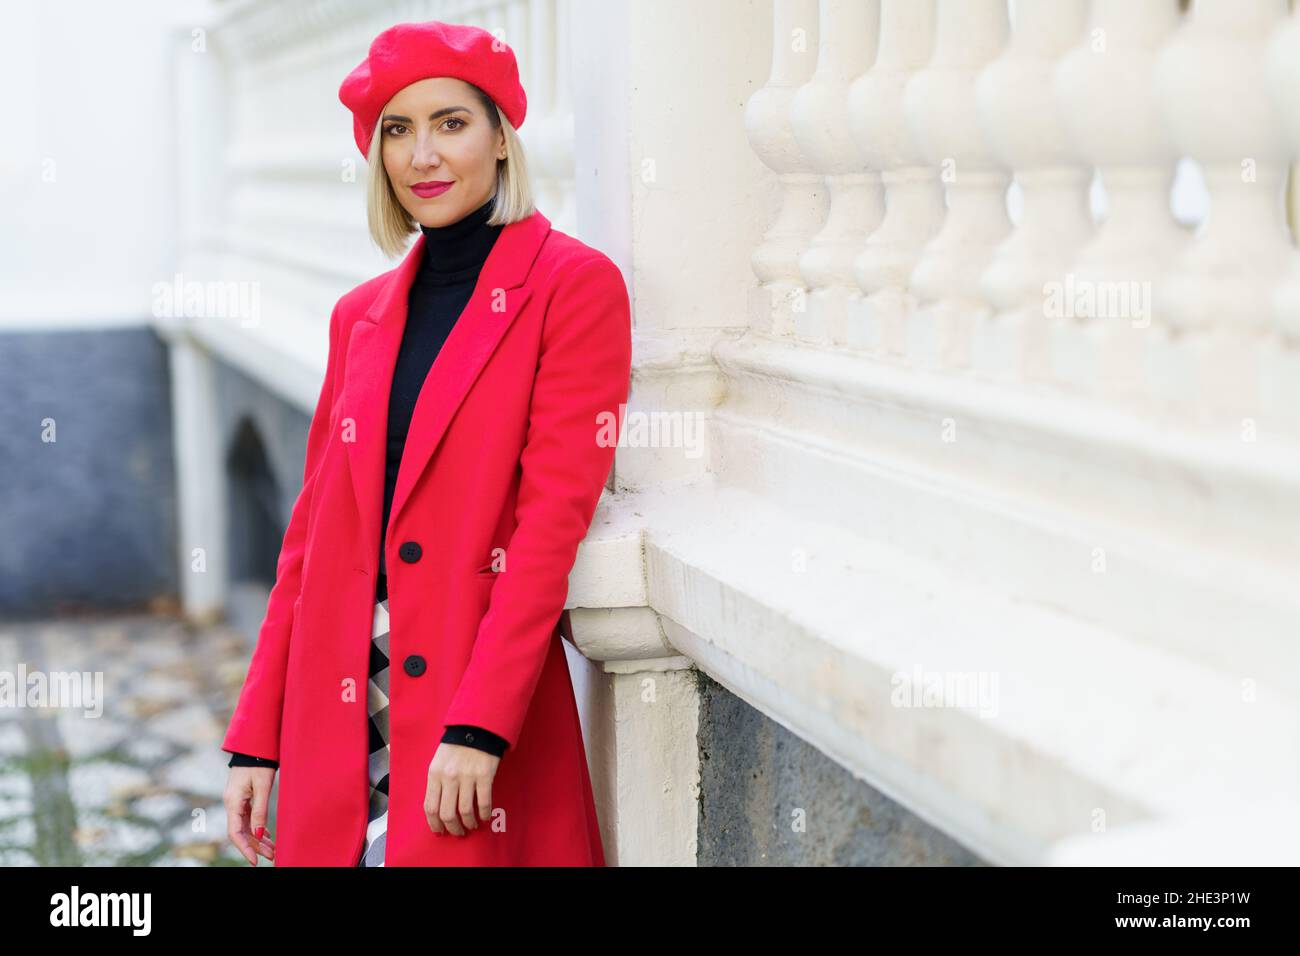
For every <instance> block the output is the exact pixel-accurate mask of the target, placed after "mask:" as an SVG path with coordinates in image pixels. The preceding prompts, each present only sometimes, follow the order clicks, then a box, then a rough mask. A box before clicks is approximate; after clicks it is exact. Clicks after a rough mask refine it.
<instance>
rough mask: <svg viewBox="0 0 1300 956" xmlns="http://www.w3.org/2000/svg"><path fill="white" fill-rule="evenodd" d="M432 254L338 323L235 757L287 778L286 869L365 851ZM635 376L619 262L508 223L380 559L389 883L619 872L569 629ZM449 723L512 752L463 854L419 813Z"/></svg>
mask: <svg viewBox="0 0 1300 956" xmlns="http://www.w3.org/2000/svg"><path fill="white" fill-rule="evenodd" d="M423 247H424V236H423V235H421V236H420V237H419V238H418V239H417V240H416V243H415V245H414V246H413V247H412V248H411V250H410V251H409V252H408V253H407V255H406V257H405V259H404V260H403V261H402V263H401V264H400V265H399V266H398V267H397V268H395V269H393V270H392V271H390V272H387V273H384V274H383V275H380V276H377V277H376V278H374V279H371V280H369V281H367V282H365V283H363V284H361V285H360V286H358V287H357V288H355V289H353V290H352V291H351V292H348V293H347V294H346V295H344V296H343V297H342V298H341V299H339V301H338V304H337V305H336V306H335V307H334V311H333V313H332V314H331V316H330V347H329V360H328V364H327V368H326V372H325V381H324V383H323V384H322V386H321V392H320V399H319V402H318V404H317V406H316V411H315V416H314V417H313V419H312V423H311V429H310V431H309V433H308V439H307V460H306V465H305V468H304V479H303V487H302V492H301V494H300V495H299V497H298V499H297V503H296V504H295V505H294V507H293V511H292V514H291V517H290V519H289V526H288V530H287V531H286V532H285V535H284V543H283V546H282V548H281V551H280V558H279V562H278V566H277V569H276V582H275V585H274V587H273V588H272V589H271V594H270V598H269V600H268V603H267V610H266V617H265V620H264V621H263V623H262V626H261V629H260V631H259V634H258V639H257V646H256V649H255V650H254V652H253V658H252V662H251V664H250V665H249V670H248V676H247V678H246V679H245V681H244V685H243V688H242V690H241V692H240V696H239V702H238V704H237V706H236V709H235V713H234V716H233V717H232V718H231V721H230V725H229V728H228V730H227V732H226V736H225V739H224V742H223V743H222V749H224V750H231V751H241V752H243V753H248V754H253V755H255V756H259V757H268V758H271V759H275V760H278V761H279V763H280V770H279V797H278V805H277V814H276V832H275V833H274V837H275V841H276V865H277V866H321V865H338V866H351V865H353V864H354V863H355V862H356V860H357V858H358V856H359V854H360V851H361V847H362V843H363V841H364V838H365V828H366V817H367V804H368V798H369V786H368V779H367V765H368V751H369V746H368V740H369V738H368V729H367V728H368V719H367V714H366V686H367V680H368V663H369V656H370V630H371V615H372V610H373V607H374V593H375V575H376V573H377V571H378V564H379V533H380V527H379V525H380V521H381V515H382V511H383V472H384V454H385V449H384V446H385V438H386V430H387V408H388V393H389V387H390V383H391V381H392V376H393V368H394V365H395V362H396V357H397V352H398V346H399V345H400V344H401V340H402V330H403V327H404V325H405V322H406V311H407V294H408V290H409V289H410V285H411V282H412V280H413V278H414V276H415V273H416V271H417V270H418V267H419V264H420V257H421V255H422V254H423ZM630 372H631V317H630V307H629V302H628V294H627V286H626V284H625V283H624V280H623V276H622V273H621V272H620V271H619V269H618V267H617V266H616V265H615V264H614V263H613V262H612V261H611V260H610V259H609V258H608V257H607V256H605V255H604V254H602V253H600V252H598V251H597V250H595V249H592V248H590V247H589V246H586V245H584V244H583V243H581V242H579V241H578V240H577V239H574V238H573V237H571V236H568V235H566V234H564V233H562V232H559V231H557V230H554V229H552V228H551V224H550V221H549V220H548V219H547V218H546V217H545V216H543V215H542V214H541V213H540V212H534V213H533V215H532V216H531V217H530V218H528V219H525V220H522V221H520V222H515V223H510V224H508V225H506V226H505V227H504V228H503V229H502V230H501V233H500V234H499V235H498V236H497V240H496V243H495V245H494V246H493V248H492V250H491V252H490V253H489V255H488V257H487V260H486V262H485V263H484V265H483V269H482V271H481V272H480V274H479V278H478V282H477V285H476V286H475V289H474V292H473V294H472V296H471V297H470V300H469V304H468V305H467V306H466V307H465V311H464V312H463V313H462V314H461V316H460V317H459V319H458V320H457V321H456V324H455V325H454V326H453V328H452V331H451V333H450V335H449V336H448V338H447V340H446V343H445V344H444V345H443V347H442V350H441V351H440V352H439V353H438V356H437V359H436V360H435V361H434V363H433V367H432V369H431V370H430V372H429V375H428V378H427V379H426V380H425V382H424V385H423V388H422V391H421V392H420V396H419V399H418V400H417V402H416V405H415V410H414V417H413V420H412V422H411V429H410V433H409V435H408V437H407V442H406V446H405V450H404V453H403V458H402V463H401V468H400V471H399V474H398V478H397V485H396V489H395V491H394V497H393V504H392V509H391V512H390V521H389V526H388V529H387V537H386V539H385V544H384V547H385V549H386V550H385V556H384V557H385V563H386V564H387V569H388V578H389V580H388V589H389V612H390V627H391V633H390V638H389V640H390V654H389V657H390V659H391V661H392V668H391V670H390V697H389V728H390V750H391V753H390V763H389V807H388V837H387V855H386V856H385V865H387V866H431V865H432V866H443V865H448V866H493V865H515V866H519V865H523V866H531V865H554V866H565V865H568V866H603V865H604V854H603V851H602V848H601V841H600V832H599V829H598V826H597V819H596V811H595V804H594V801H593V799H592V791H591V782H590V779H589V777H588V773H587V762H586V753H585V751H584V748H583V743H582V734H581V729H580V726H579V723H578V712H577V708H576V705H575V702H574V696H573V687H572V684H571V683H570V678H569V672H568V668H567V664H566V660H565V654H564V648H563V646H562V644H561V631H562V630H567V620H563V618H564V617H567V614H566V613H565V612H564V603H565V599H566V597H567V591H568V577H569V572H570V570H571V569H572V567H573V563H574V560H575V557H576V554H577V550H578V545H579V543H580V542H581V541H582V539H583V538H584V536H585V535H586V532H587V529H588V527H589V525H590V522H591V518H592V515H593V513H594V511H595V507H596V503H597V500H598V499H599V497H600V493H601V489H602V488H603V486H604V482H605V479H606V477H607V476H608V473H609V470H610V467H611V465H612V463H613V458H614V446H615V444H616V443H617V438H618V432H619V429H620V428H621V424H622V411H623V406H624V404H625V403H626V401H627V395H628V383H629V375H630ZM408 542H415V543H416V544H418V545H419V556H418V557H417V558H416V559H415V560H414V561H408V560H403V559H402V557H401V556H400V555H399V549H400V548H401V546H402V545H403V544H404V543H408ZM414 552H415V549H411V548H407V549H406V550H405V553H406V554H407V555H408V557H410V556H411V555H412V554H414ZM494 559H496V561H495V564H496V567H497V570H493V564H494ZM411 655H419V656H421V657H423V658H424V660H425V662H427V667H426V668H425V669H424V670H423V672H422V673H419V675H418V676H412V674H410V673H408V672H407V671H406V670H405V669H404V668H403V666H402V665H403V662H404V661H406V660H407V659H408V658H409V657H410V656H411ZM414 670H417V671H418V670H419V668H414ZM446 724H473V725H477V726H479V727H483V728H485V729H487V730H490V731H492V732H493V733H496V734H499V735H500V736H502V737H504V738H505V739H506V740H507V741H508V742H509V744H510V746H509V748H508V749H507V750H506V752H505V753H504V755H503V756H502V758H501V763H500V765H499V766H498V768H497V774H496V777H495V779H494V781H493V786H492V804H493V811H494V812H493V821H492V823H490V824H488V823H483V822H480V825H479V828H478V829H477V830H471V831H467V835H465V836H463V837H457V836H454V835H452V834H443V835H435V834H434V833H433V832H432V831H430V829H429V825H428V823H427V821H426V819H425V815H424V795H425V788H426V782H427V775H428V767H429V762H430V761H431V760H432V759H433V755H434V751H435V750H436V749H437V747H438V745H439V741H440V738H441V736H442V734H443V730H444V726H445V725H446Z"/></svg>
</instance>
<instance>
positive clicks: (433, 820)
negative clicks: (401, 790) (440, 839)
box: [424, 772, 446, 835]
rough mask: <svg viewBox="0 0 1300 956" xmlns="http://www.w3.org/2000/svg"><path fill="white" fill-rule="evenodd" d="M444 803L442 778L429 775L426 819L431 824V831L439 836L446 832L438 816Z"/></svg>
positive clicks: (425, 799) (425, 802) (426, 795)
mask: <svg viewBox="0 0 1300 956" xmlns="http://www.w3.org/2000/svg"><path fill="white" fill-rule="evenodd" d="M441 802H442V778H440V777H439V776H437V775H436V774H434V773H433V772H430V773H429V783H428V785H427V786H426V787H425V791H424V819H425V820H427V821H428V823H429V829H430V830H432V831H433V832H434V833H437V834H439V835H441V834H443V833H445V832H446V831H445V830H444V828H443V825H442V819H441V818H440V817H439V816H438V807H439V805H440V804H441Z"/></svg>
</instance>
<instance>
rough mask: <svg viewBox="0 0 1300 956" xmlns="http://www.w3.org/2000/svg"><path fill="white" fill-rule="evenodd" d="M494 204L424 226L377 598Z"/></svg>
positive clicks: (398, 395) (233, 760)
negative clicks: (394, 524) (429, 380)
mask: <svg viewBox="0 0 1300 956" xmlns="http://www.w3.org/2000/svg"><path fill="white" fill-rule="evenodd" d="M492 205H493V200H492V199H489V200H488V201H487V202H485V203H484V204H483V205H482V206H479V208H478V209H476V210H474V211H473V212H471V213H469V214H468V215H466V216H464V217H462V218H461V219H458V220H457V221H456V222H453V223H451V224H449V225H446V226H437V227H431V226H421V227H420V231H421V232H423V233H424V255H423V256H422V258H421V260H420V269H419V271H418V272H417V273H416V275H415V281H414V282H412V283H411V291H410V294H409V297H408V299H407V316H406V327H405V329H404V330H403V332H402V346H401V348H400V349H399V351H398V353H397V364H396V366H395V367H394V369H393V382H392V388H391V390H390V392H389V395H388V438H387V441H386V443H385V448H386V451H385V458H384V513H383V514H384V516H383V521H382V523H381V524H380V526H379V529H380V530H379V577H378V580H377V581H376V588H375V600H376V601H382V600H384V599H385V598H387V597H388V574H387V566H386V563H385V559H384V538H385V535H386V532H387V529H388V516H389V513H390V512H391V511H392V507H393V491H394V490H395V488H396V486H397V471H398V468H399V467H400V465H401V463H402V450H403V448H404V447H405V445H406V436H407V433H408V432H409V431H410V428H411V416H412V414H413V413H414V411H415V402H416V399H418V398H419V397H420V389H421V388H422V387H423V386H424V380H425V377H426V376H427V375H428V374H429V369H430V368H431V367H432V366H433V360H434V359H435V358H437V357H438V352H439V351H441V349H442V346H443V343H444V342H446V341H447V336H448V335H449V334H450V333H451V329H452V326H454V325H455V324H456V320H457V319H458V318H459V317H460V314H461V313H462V312H463V311H464V310H465V306H466V304H468V302H469V298H470V295H471V294H472V293H473V292H474V286H475V285H476V284H477V283H478V275H479V272H480V271H481V270H482V268H483V263H484V262H486V261H487V257H488V253H489V252H491V251H492V246H493V245H494V244H495V243H496V241H497V236H498V235H500V233H501V229H502V228H503V227H502V226H493V225H489V224H488V217H490V216H491V215H492ZM442 742H443V743H452V744H460V745H461V746H463V747H474V748H476V749H478V750H484V751H487V752H488V753H490V754H494V755H495V756H498V757H499V756H501V754H502V753H504V752H505V749H506V741H505V740H504V739H503V738H501V737H499V736H497V735H496V734H494V733H492V732H491V731H489V730H484V729H483V728H481V727H473V726H470V725H468V724H448V725H447V729H446V732H445V733H444V734H443V736H442ZM228 766H231V767H278V766H279V764H278V763H277V762H276V761H274V760H267V759H265V758H263V757H253V756H251V755H249V754H241V753H232V754H231V757H230V763H229V764H228Z"/></svg>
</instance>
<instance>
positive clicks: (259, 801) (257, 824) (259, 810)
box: [249, 775, 275, 860]
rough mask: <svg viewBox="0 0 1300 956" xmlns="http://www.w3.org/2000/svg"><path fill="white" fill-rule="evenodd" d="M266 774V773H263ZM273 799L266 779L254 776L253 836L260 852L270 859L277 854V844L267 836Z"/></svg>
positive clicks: (250, 822)
mask: <svg viewBox="0 0 1300 956" xmlns="http://www.w3.org/2000/svg"><path fill="white" fill-rule="evenodd" d="M262 776H265V775H262ZM270 801H271V788H270V786H269V785H268V783H267V782H266V781H265V780H262V779H259V778H258V777H254V778H253V812H252V813H251V814H250V816H249V825H250V827H251V830H252V832H251V836H252V838H253V839H254V840H255V841H257V847H258V852H259V853H261V854H262V856H264V857H266V858H267V859H268V860H270V859H273V858H274V856H275V844H274V843H271V842H269V841H268V840H267V838H266V812H267V807H268V805H269V804H270Z"/></svg>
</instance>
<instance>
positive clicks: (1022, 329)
mask: <svg viewBox="0 0 1300 956" xmlns="http://www.w3.org/2000/svg"><path fill="white" fill-rule="evenodd" d="M1015 11H1016V17H1015V22H1014V24H1013V27H1012V31H1011V40H1010V42H1009V43H1008V44H1007V45H1006V48H1005V49H1004V50H1003V51H1002V54H1001V56H999V57H998V58H997V59H996V60H994V61H993V62H992V63H990V64H989V65H988V66H987V67H985V68H984V69H983V70H982V71H981V72H980V75H979V80H978V81H977V83H976V87H975V97H976V104H977V107H978V112H979V119H980V122H981V125H982V128H983V129H984V131H985V134H986V136H987V138H988V142H989V145H990V147H991V148H992V150H993V154H994V156H995V157H997V159H998V160H999V161H1000V162H1001V163H1002V164H1004V165H1005V166H1007V167H1009V168H1010V169H1011V170H1012V172H1013V173H1014V175H1015V179H1016V183H1017V184H1018V186H1019V188H1020V193H1021V196H1022V198H1023V206H1022V215H1021V217H1020V222H1019V224H1017V225H1016V226H1015V228H1013V229H1012V231H1011V233H1010V235H1008V236H1007V238H1006V239H1005V240H1004V241H1003V242H1002V243H1001V244H1000V245H999V246H998V247H997V249H995V250H994V253H993V258H992V261H991V262H990V263H989V266H988V268H987V269H985V270H984V272H983V274H982V275H981V276H980V289H981V291H982V292H983V293H984V296H985V298H986V299H987V300H988V303H989V305H991V306H992V307H993V313H992V314H988V315H986V316H985V317H983V318H982V319H981V320H980V321H979V323H978V324H977V326H976V331H975V338H974V342H973V349H974V353H975V356H974V358H975V367H976V370H977V371H978V372H980V373H981V374H989V375H991V376H993V377H1000V378H1006V379H1009V380H1012V381H1019V380H1039V381H1044V380H1047V379H1049V378H1050V377H1051V375H1050V371H1051V369H1050V360H1049V350H1048V342H1049V338H1048V330H1049V328H1050V323H1049V316H1050V314H1051V312H1052V311H1053V310H1052V308H1051V306H1053V305H1054V304H1055V303H1057V302H1058V301H1059V299H1060V296H1059V293H1058V294H1055V295H1054V294H1052V293H1053V292H1054V291H1055V289H1054V284H1056V283H1063V282H1064V279H1065V273H1066V271H1067V269H1068V268H1069V264H1070V262H1071V261H1072V260H1073V258H1074V256H1075V254H1076V253H1077V252H1078V250H1079V247H1080V246H1082V245H1083V243H1084V242H1085V241H1086V240H1087V239H1088V238H1089V237H1090V235H1091V234H1092V217H1091V215H1090V213H1089V211H1088V186H1089V183H1090V182H1091V180H1092V168H1091V166H1088V165H1085V164H1083V163H1081V162H1080V161H1079V159H1078V157H1077V156H1076V154H1074V153H1073V152H1072V151H1071V150H1070V147H1069V143H1068V141H1067V140H1066V138H1065V131H1064V129H1063V128H1062V124H1061V122H1060V118H1059V111H1058V110H1057V103H1056V97H1055V94H1054V92H1053V89H1052V75H1053V73H1054V71H1055V69H1056V66H1057V63H1058V62H1059V61H1060V58H1061V57H1062V56H1063V55H1064V54H1065V52H1066V51H1067V50H1068V49H1070V47H1072V46H1073V45H1074V44H1075V43H1076V42H1077V41H1078V39H1079V37H1080V36H1081V35H1082V34H1083V28H1084V24H1085V21H1086V8H1085V5H1084V2H1083V0H1020V2H1019V3H1017V4H1016V7H1015Z"/></svg>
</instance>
